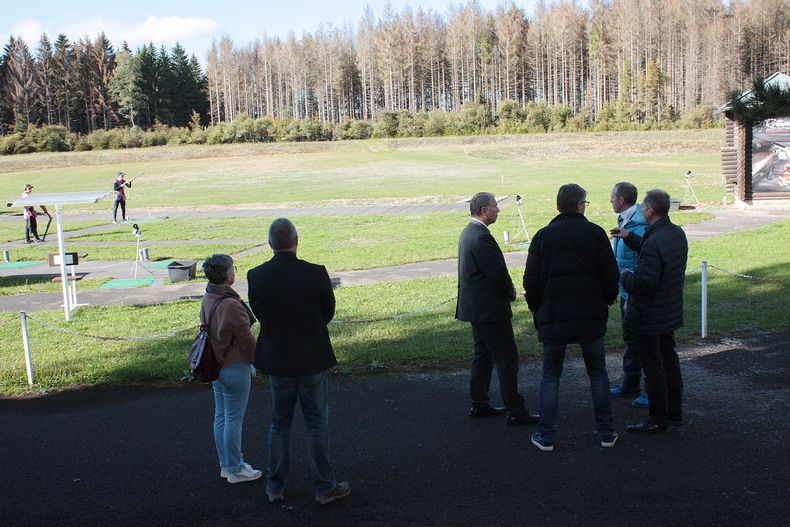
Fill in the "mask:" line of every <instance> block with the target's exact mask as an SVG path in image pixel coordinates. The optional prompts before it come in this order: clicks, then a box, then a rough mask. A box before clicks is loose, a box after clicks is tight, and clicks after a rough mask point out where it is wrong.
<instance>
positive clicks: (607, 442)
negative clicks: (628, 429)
mask: <svg viewBox="0 0 790 527" xmlns="http://www.w3.org/2000/svg"><path fill="white" fill-rule="evenodd" d="M618 437H620V436H618V435H617V432H607V433H605V434H601V446H602V447H604V448H612V447H613V446H614V444H615V443H617V438H618Z"/></svg>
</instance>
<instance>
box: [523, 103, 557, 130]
mask: <svg viewBox="0 0 790 527" xmlns="http://www.w3.org/2000/svg"><path fill="white" fill-rule="evenodd" d="M550 122H551V119H550V110H549V107H548V105H547V104H546V103H545V102H540V103H535V102H534V101H529V102H528V103H527V108H526V110H525V112H524V124H525V125H526V128H527V130H528V131H529V132H530V133H543V132H546V131H547V130H548V129H549V124H550Z"/></svg>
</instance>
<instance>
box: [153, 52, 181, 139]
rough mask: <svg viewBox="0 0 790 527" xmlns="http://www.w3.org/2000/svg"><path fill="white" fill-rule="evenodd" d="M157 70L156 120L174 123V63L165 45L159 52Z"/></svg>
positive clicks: (163, 122)
mask: <svg viewBox="0 0 790 527" xmlns="http://www.w3.org/2000/svg"><path fill="white" fill-rule="evenodd" d="M156 72H157V86H158V89H157V99H158V102H157V112H156V115H155V118H154V120H155V121H158V122H160V123H162V124H168V125H172V124H173V122H174V120H175V118H174V113H173V108H172V104H173V100H174V99H175V98H177V95H176V94H175V92H174V86H175V81H174V78H173V63H172V62H171V60H170V55H169V54H168V53H167V50H166V49H165V47H164V46H161V47H160V48H159V53H157V57H156ZM184 124H186V123H184Z"/></svg>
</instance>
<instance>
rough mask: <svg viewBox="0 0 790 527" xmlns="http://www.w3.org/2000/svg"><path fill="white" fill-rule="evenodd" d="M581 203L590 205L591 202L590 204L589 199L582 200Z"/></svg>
mask: <svg viewBox="0 0 790 527" xmlns="http://www.w3.org/2000/svg"><path fill="white" fill-rule="evenodd" d="M579 203H584V204H585V205H589V204H590V202H589V201H587V200H584V201H580V202H579Z"/></svg>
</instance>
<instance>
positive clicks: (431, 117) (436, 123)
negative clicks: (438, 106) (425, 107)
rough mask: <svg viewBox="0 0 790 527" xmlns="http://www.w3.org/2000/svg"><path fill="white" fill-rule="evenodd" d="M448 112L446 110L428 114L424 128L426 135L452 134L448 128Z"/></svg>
mask: <svg viewBox="0 0 790 527" xmlns="http://www.w3.org/2000/svg"><path fill="white" fill-rule="evenodd" d="M447 115H448V114H447V113H445V112H431V113H429V114H427V119H426V121H425V126H424V127H423V130H424V131H425V135H428V136H443V135H450V131H449V130H448V129H447V121H448V119H447Z"/></svg>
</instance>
